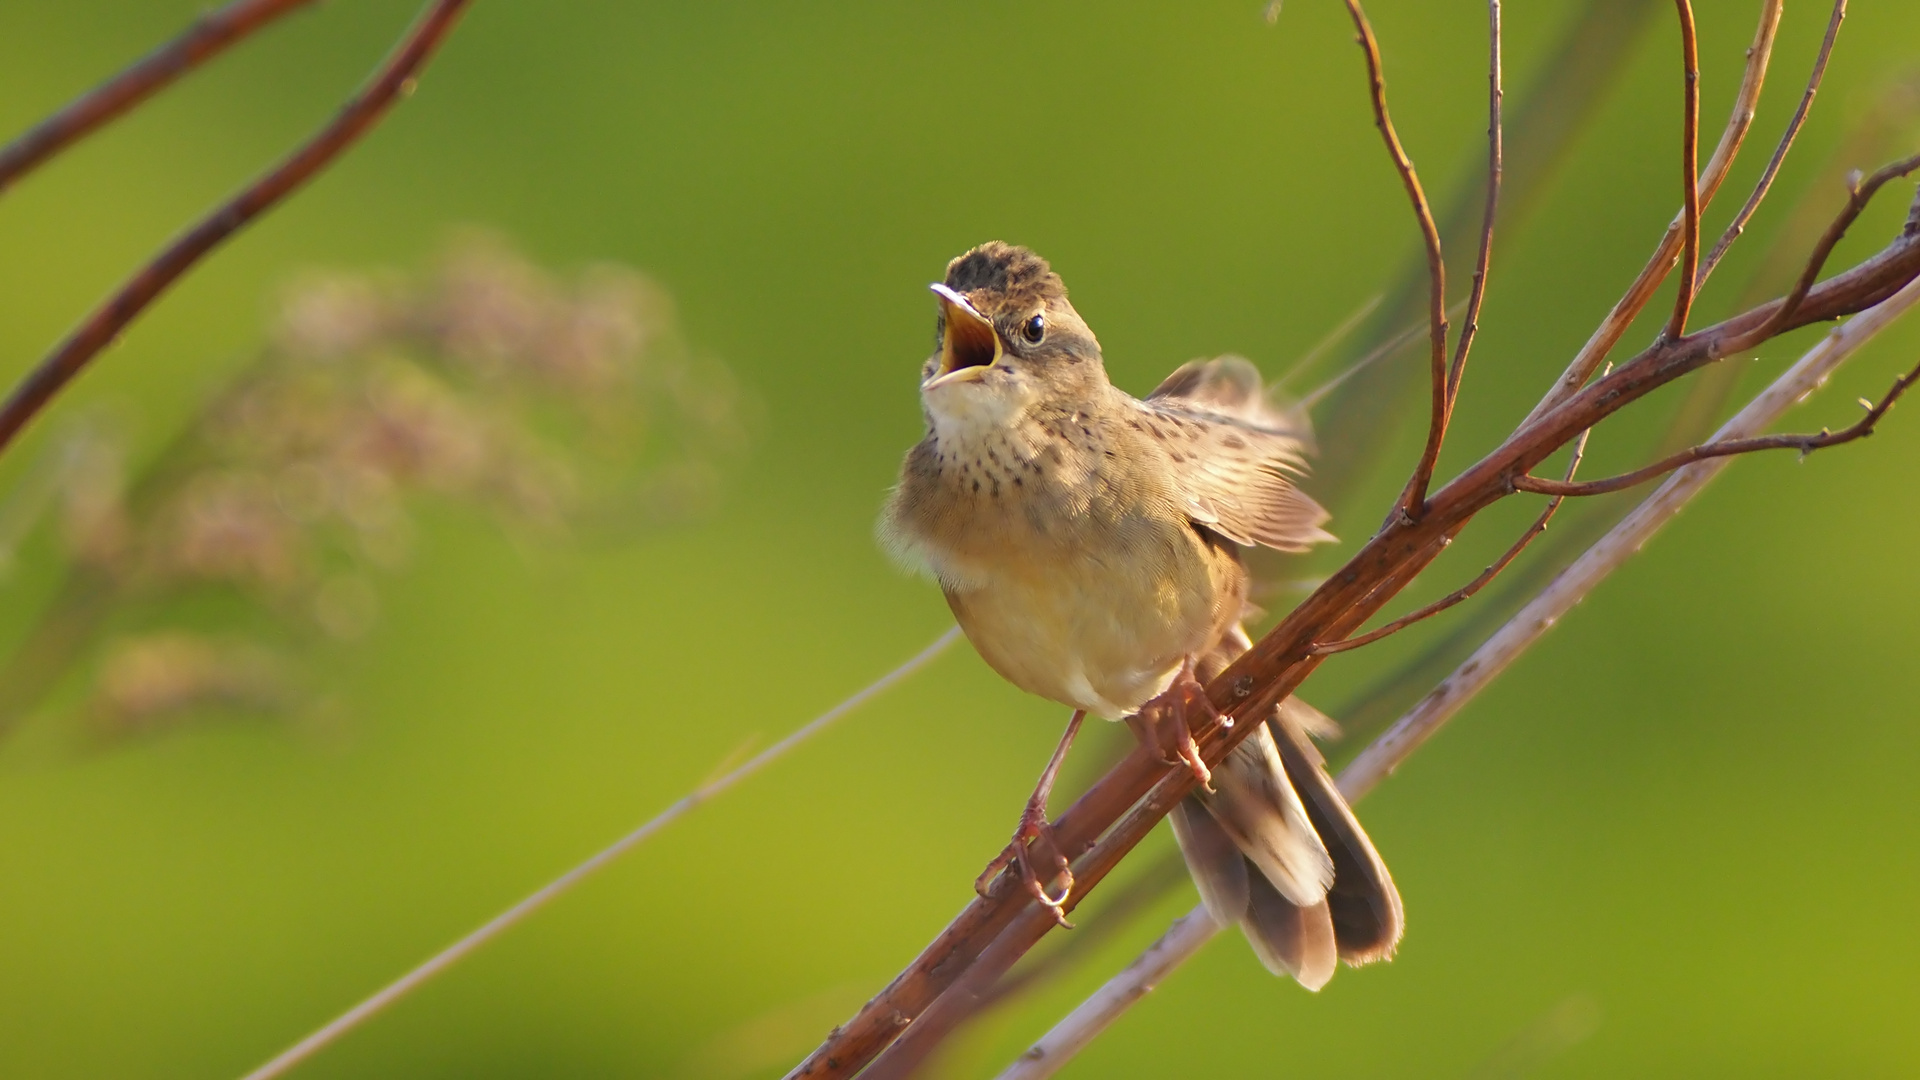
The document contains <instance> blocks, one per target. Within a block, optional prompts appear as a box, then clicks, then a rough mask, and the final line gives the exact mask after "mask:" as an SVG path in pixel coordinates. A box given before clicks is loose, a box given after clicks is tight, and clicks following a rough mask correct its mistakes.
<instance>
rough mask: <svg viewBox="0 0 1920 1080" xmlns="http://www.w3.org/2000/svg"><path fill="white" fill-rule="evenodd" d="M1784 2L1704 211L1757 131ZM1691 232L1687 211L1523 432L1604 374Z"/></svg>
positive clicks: (1774, 6)
mask: <svg viewBox="0 0 1920 1080" xmlns="http://www.w3.org/2000/svg"><path fill="white" fill-rule="evenodd" d="M1782 3H1783V0H1765V2H1764V3H1762V4H1761V5H1760V25H1759V27H1758V28H1757V29H1756V30H1755V31H1754V34H1753V44H1752V45H1751V46H1749V47H1748V49H1747V67H1746V73H1745V74H1744V75H1743V76H1742V77H1741V80H1740V91H1739V93H1737V94H1736V95H1735V96H1734V102H1733V114H1732V115H1731V116H1729V117H1727V126H1726V129H1725V130H1724V131H1722V132H1721V133H1720V144H1719V145H1718V146H1716V147H1714V150H1713V156H1712V157H1710V158H1708V159H1707V165H1706V168H1704V169H1702V170H1701V175H1700V181H1699V192H1700V199H1699V202H1700V207H1701V209H1702V210H1704V209H1705V208H1706V207H1707V206H1708V205H1710V204H1711V203H1712V202H1713V197H1714V195H1715V194H1716V193H1718V192H1719V190H1720V185H1721V183H1722V182H1724V181H1725V180H1726V178H1727V172H1728V170H1730V169H1732V167H1733V159H1734V157H1735V156H1737V154H1738V153H1739V150H1740V144H1741V143H1742V142H1744V141H1745V140H1746V136H1747V131H1748V129H1750V128H1751V127H1752V126H1753V117H1754V112H1755V109H1756V108H1757V106H1758V103H1759V101H1760V90H1761V87H1762V86H1764V85H1765V83H1766V77H1767V63H1768V61H1769V60H1770V59H1771V57H1772V56H1773V41H1774V37H1775V33H1776V31H1777V30H1778V29H1779V27H1780V8H1781V5H1782ZM1685 227H1686V211H1685V209H1684V208H1683V209H1682V210H1681V212H1680V213H1679V214H1678V215H1676V216H1675V217H1674V219H1673V222H1672V223H1671V224H1669V225H1668V226H1667V231H1666V233H1665V235H1663V236H1661V238H1660V243H1659V244H1658V245H1657V246H1656V247H1655V248H1654V251H1653V257H1652V258H1650V259H1648V260H1647V264H1646V266H1644V267H1642V268H1641V270H1640V274H1639V276H1638V277H1636V278H1634V279H1633V284H1631V285H1629V286H1627V291H1626V293H1625V294H1624V295H1622V296H1621V297H1620V299H1619V300H1618V301H1617V302H1616V303H1615V304H1614V305H1613V308H1612V310H1610V311H1608V312H1607V317H1606V318H1605V319H1602V320H1601V321H1600V325H1599V327H1598V328H1596V329H1595V330H1594V332H1593V335H1592V336H1591V337H1589V338H1588V339H1587V343H1586V344H1585V345H1583V346H1581V347H1580V351H1579V353H1577V354H1576V355H1575V356H1574V358H1573V360H1572V362H1570V363H1568V364H1567V369H1566V370H1565V371H1564V372H1562V373H1561V374H1560V378H1559V380H1558V381H1556V382H1555V383H1554V384H1553V387H1552V388H1551V389H1549V390H1548V391H1547V393H1546V396H1544V397H1542V398H1541V399H1540V403H1539V404H1538V405H1535V406H1534V407H1533V411H1532V412H1530V413H1528V414H1527V418H1526V420H1524V421H1522V422H1521V426H1522V427H1525V426H1526V425H1527V424H1531V423H1533V422H1534V421H1535V420H1537V419H1539V418H1540V417H1541V416H1542V415H1544V414H1545V413H1546V412H1547V410H1549V409H1551V408H1553V407H1554V406H1556V405H1559V404H1560V403H1561V402H1563V401H1565V400H1567V399H1568V398H1569V397H1572V396H1573V395H1574V394H1575V393H1577V392H1578V391H1579V389H1580V387H1581V386H1583V385H1585V383H1586V381H1587V379H1589V378H1590V377H1592V375H1593V373H1594V372H1596V371H1598V370H1600V365H1601V364H1604V363H1606V360H1607V356H1608V355H1609V354H1611V353H1612V352H1613V347H1614V346H1615V345H1617V344H1619V343H1620V338H1621V336H1622V335H1624V334H1625V333H1626V332H1627V327H1629V326H1631V325H1633V320H1635V319H1636V318H1639V316H1640V312H1641V311H1643V310H1645V308H1646V306H1647V303H1648V302H1649V301H1651V300H1652V299H1653V294H1654V293H1655V292H1656V291H1658V290H1659V288H1660V283H1661V282H1663V281H1665V280H1666V278H1667V274H1668V273H1670V272H1671V271H1672V270H1673V267H1674V264H1675V262H1676V261H1678V259H1679V258H1680V249H1681V246H1682V236H1681V233H1682V231H1683V230H1684V229H1685Z"/></svg>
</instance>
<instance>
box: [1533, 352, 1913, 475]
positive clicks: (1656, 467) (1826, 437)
mask: <svg viewBox="0 0 1920 1080" xmlns="http://www.w3.org/2000/svg"><path fill="white" fill-rule="evenodd" d="M1916 379H1920V365H1915V366H1914V368H1913V369H1912V370H1911V371H1908V372H1907V373H1906V374H1905V375H1900V376H1897V377H1895V379H1894V380H1893V386H1892V388H1890V389H1889V390H1888V391H1887V392H1886V393H1885V394H1884V395H1882V396H1881V398H1880V400H1879V401H1867V400H1866V399H1864V398H1862V399H1861V402H1860V403H1861V404H1862V405H1864V406H1866V409H1867V415H1865V416H1863V417H1861V418H1860V419H1859V420H1857V421H1855V422H1854V423H1853V424H1852V425H1851V426H1849V427H1845V428H1842V429H1841V430H1839V431H1837V432H1834V431H1827V430H1825V429H1822V430H1821V431H1820V433H1819V434H1817V435H1763V436H1757V437H1755V438H1751V439H1728V440H1725V441H1723V442H1710V443H1706V444H1704V445H1702V446H1695V447H1690V448H1688V449H1686V450H1682V451H1680V452H1679V453H1677V454H1675V455H1673V456H1672V457H1669V458H1665V459H1662V460H1660V461H1656V462H1654V463H1653V464H1651V465H1648V466H1645V467H1644V468H1639V469H1635V470H1634V471H1632V472H1630V473H1622V474H1621V475H1619V476H1610V477H1607V478H1606V479H1604V480H1590V481H1588V482H1587V483H1584V484H1572V483H1567V482H1565V481H1558V480H1541V479H1538V478H1537V477H1532V476H1517V477H1514V480H1513V486H1514V487H1517V488H1519V489H1520V490H1521V491H1531V492H1534V493H1535V494H1539V495H1552V496H1553V497H1554V498H1555V499H1556V500H1558V499H1560V498H1563V497H1566V496H1583V495H1606V494H1608V493H1610V492H1615V491H1620V490H1622V489H1624V488H1630V487H1635V486H1637V485H1640V484H1644V483H1646V482H1647V481H1649V480H1651V479H1653V478H1654V477H1656V476H1659V475H1661V474H1662V473H1669V472H1672V471H1673V470H1675V469H1678V468H1680V467H1681V466H1683V465H1691V464H1693V463H1694V462H1696V461H1707V460H1710V459H1712V458H1723V457H1736V456H1738V455H1740V454H1751V453H1754V452H1755V451H1758V450H1798V451H1800V454H1801V456H1803V457H1804V456H1806V455H1807V454H1811V453H1813V452H1814V451H1815V450H1825V449H1826V448H1827V447H1829V446H1839V445H1840V444H1841V443H1850V442H1852V441H1853V440H1855V439H1863V438H1865V437H1867V436H1868V435H1871V434H1873V428H1874V425H1875V424H1878V423H1879V422H1880V418H1881V417H1883V416H1885V415H1887V410H1888V409H1891V408H1893V403H1894V402H1896V401H1898V400H1900V395H1902V394H1904V393H1906V392H1907V387H1909V386H1912V385H1913V383H1914V381H1915V380H1916ZM1549 505H1550V506H1551V505H1554V504H1549Z"/></svg>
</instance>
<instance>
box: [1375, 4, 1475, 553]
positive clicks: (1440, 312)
mask: <svg viewBox="0 0 1920 1080" xmlns="http://www.w3.org/2000/svg"><path fill="white" fill-rule="evenodd" d="M1346 4H1347V14H1348V15H1349V16H1351V17H1352V19H1353V28H1354V31H1355V32H1356V33H1357V34H1358V35H1359V39H1358V40H1359V45H1360V51H1361V53H1363V54H1364V55H1365V56H1366V59H1367V92H1368V96H1369V99H1370V100H1371V101H1372V102H1373V125H1374V126H1375V127H1377V128H1379V129H1380V138H1381V139H1382V140H1383V141H1384V142H1385V143H1386V145H1387V156H1388V157H1390V158H1392V159H1393V167H1394V169H1395V171H1397V172H1398V173H1399V174H1400V183H1401V186H1403V187H1405V188H1406V190H1407V200H1408V201H1409V202H1411V203H1412V204H1413V216H1414V218H1415V219H1416V220H1417V221H1418V222H1419V225H1420V240H1421V242H1422V243H1423V244H1424V245H1425V246H1426V251H1427V336H1428V339H1429V340H1428V353H1429V356H1428V361H1427V364H1428V371H1429V378H1430V379H1431V382H1432V386H1431V388H1430V393H1431V395H1432V408H1431V410H1430V416H1429V418H1428V421H1427V447H1426V449H1425V450H1424V451H1422V452H1421V455H1420V464H1419V465H1417V466H1415V467H1414V470H1413V478H1412V479H1410V480H1408V481H1407V490H1406V494H1405V495H1404V496H1403V497H1402V498H1401V501H1400V509H1401V512H1402V513H1404V514H1405V515H1406V516H1407V517H1409V518H1416V519H1417V518H1418V517H1419V516H1420V512H1421V508H1422V507H1423V506H1425V504H1426V501H1427V486H1428V485H1429V484H1431V483H1432V482H1433V470H1434V467H1435V466H1436V465H1437V464H1438V463H1439V461H1440V444H1441V442H1442V441H1443V440H1445V438H1446V435H1447V409H1448V405H1447V264H1446V260H1444V259H1443V258H1442V257H1441V255H1440V229H1439V227H1438V226H1437V225H1435V224H1434V223H1433V209H1432V207H1430V206H1428V205H1427V193H1426V191H1425V190H1423V189H1422V188H1421V186H1420V177H1419V175H1418V174H1417V173H1415V172H1414V169H1413V159H1411V158H1409V157H1408V156H1407V151H1406V148H1405V147H1403V146H1401V145H1400V136H1399V134H1398V133H1396V132H1395V131H1394V130H1393V118H1392V117H1391V116H1389V115H1388V114H1387V80H1386V75H1385V74H1384V73H1383V71H1382V69H1381V64H1380V42H1379V41H1378V40H1377V39H1376V38H1375V37H1374V36H1373V27H1372V25H1370V24H1369V23H1368V22H1367V13H1366V12H1365V11H1364V10H1362V9H1361V7H1360V0H1346ZM1489 222H1491V218H1489Z"/></svg>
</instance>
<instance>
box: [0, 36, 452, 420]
mask: <svg viewBox="0 0 1920 1080" xmlns="http://www.w3.org/2000/svg"><path fill="white" fill-rule="evenodd" d="M467 3H468V0H434V2H433V3H432V4H430V5H429V6H428V8H427V11H426V14H425V15H423V16H422V17H421V18H420V19H419V20H418V21H417V22H415V23H414V25H413V27H412V29H410V30H409V31H408V32H407V34H406V36H405V37H404V38H402V39H401V41H400V45H399V46H398V47H397V48H396V49H395V50H394V52H393V53H392V54H391V55H390V56H388V58H387V59H386V61H385V62H384V63H383V64H382V65H381V66H380V68H379V70H378V71H376V72H375V73H374V76H373V78H372V79H371V80H370V81H369V82H368V83H367V85H366V86H365V87H364V88H363V89H362V90H361V91H360V92H359V93H357V94H355V95H354V96H353V97H352V98H351V99H350V100H348V102H347V103H346V105H345V106H343V107H342V108H341V110H340V112H339V113H338V114H337V115H336V116H335V117H334V118H333V120H332V121H330V122H329V123H328V124H327V125H326V126H325V127H323V128H321V129H320V131H319V132H318V133H316V134H315V135H314V136H313V138H311V139H309V140H308V141H307V143H306V144H305V145H303V146H301V147H300V148H299V149H298V150H295V151H294V152H293V153H292V154H291V155H289V156H288V157H287V158H286V160H284V161H282V162H281V163H280V164H279V165H278V166H276V167H275V168H274V169H273V170H272V171H271V172H269V173H267V174H266V175H264V176H262V177H260V178H259V179H258V180H256V181H254V182H253V183H252V184H250V185H248V187H247V188H246V189H245V190H243V191H241V192H240V193H239V194H238V195H235V196H234V197H233V198H232V199H230V200H228V201H227V203H226V204H225V205H223V206H221V207H220V208H219V209H217V210H215V211H214V212H213V213H211V214H209V215H207V217H206V218H204V219H203V220H201V222H200V223H199V224H198V225H195V226H194V227H193V228H192V229H189V230H188V231H187V232H186V233H185V234H183V235H182V236H180V237H179V238H178V239H176V240H174V241H173V243H171V244H169V245H167V247H166V248H165V249H164V250H162V251H161V252H160V253H159V254H158V255H156V256H154V258H153V260H152V261H151V262H149V263H148V264H147V265H146V266H145V267H142V268H141V269H140V271H139V272H138V273H136V274H134V276H133V277H131V278H129V279H128V280H127V282H126V283H125V284H124V285H122V286H121V287H120V289H119V290H118V291H116V292H115V293H114V294H113V295H112V296H110V297H108V298H107V299H106V301H105V302H104V303H102V304H101V305H100V306H99V307H98V308H96V309H94V312H93V314H91V315H89V316H87V318H86V321H84V322H82V323H81V324H80V325H79V326H78V327H77V328H75V329H74V331H73V332H72V333H71V334H69V335H68V336H67V339H66V340H65V341H63V342H61V343H60V345H59V347H58V348H56V349H54V351H53V352H52V353H50V354H49V355H48V356H47V357H46V359H44V360H42V361H41V362H40V364H39V366H38V367H36V368H34V369H33V371H32V372H31V373H29V374H28V375H27V377H26V378H25V379H23V380H22V381H21V382H20V384H19V385H18V386H16V387H15V388H14V390H13V393H12V394H11V395H10V396H9V397H8V398H7V400H6V402H5V404H4V405H0V450H4V449H5V448H6V447H7V445H8V444H10V443H11V442H12V441H13V440H14V438H15V437H16V436H18V435H19V434H20V431H21V429H23V428H25V427H26V426H27V422H28V421H30V420H32V419H33V417H34V416H35V415H36V414H37V413H39V411H40V410H41V409H42V408H44V407H46V404H47V402H49V401H50V400H52V398H53V396H54V395H55V394H57V393H59V392H60V390H61V389H62V388H63V387H65V386H66V385H67V383H69V382H71V381H73V378H74V376H76V375H78V374H80V371H81V370H82V369H83V368H85V367H86V366H87V364H88V363H89V362H90V361H92V360H93V358H94V357H95V356H97V355H99V353H100V351H101V350H102V349H104V348H106V347H107V346H108V345H109V344H111V343H112V342H113V339H114V338H116V337H118V336H119V334H120V331H122V330H124V329H126V327H127V324H129V323H131V322H132V321H133V320H134V319H135V318H137V317H138V316H139V315H140V313H141V312H142V311H145V310H146V308H147V305H149V304H151V303H153V301H154V300H155V299H157V298H158V297H159V296H160V294H161V293H163V292H165V291H166V290H167V288H168V287H169V286H171V285H172V284H173V283H174V282H176V281H178V280H179V279H180V278H181V277H182V276H183V275H184V274H186V272H187V271H188V270H190V269H192V268H193V266H194V264H195V263H198V262H199V261H200V260H201V259H202V258H205V257H206V255H207V254H208V253H209V252H211V251H212V250H213V249H214V248H216V247H219V246H220V244H221V243H223V242H224V241H225V240H226V239H227V238H228V237H230V236H232V235H233V234H234V233H236V232H238V231H240V230H241V229H243V228H245V227H246V226H247V224H248V223H250V222H252V221H253V220H254V219H255V218H257V217H259V216H260V215H261V214H264V213H266V212H267V211H268V210H270V209H272V208H273V207H274V206H275V205H276V204H278V203H279V202H280V201H281V200H282V199H285V198H286V197H287V196H288V195H291V194H292V193H293V192H295V191H297V190H299V188H300V187H301V186H303V185H304V184H305V183H306V182H307V181H308V180H311V179H312V178H313V177H314V176H315V175H317V174H318V173H319V172H320V171H321V170H322V169H324V168H326V167H327V166H328V165H329V164H331V163H332V162H333V160H334V159H335V158H337V157H339V156H340V154H341V153H342V152H344V151H345V150H346V149H347V148H348V147H350V146H352V145H353V144H354V143H355V142H358V141H359V140H360V137H361V136H363V135H365V134H366V133H367V132H368V131H370V130H372V128H373V126H374V125H375V124H377V123H379V122H380V119H381V118H382V117H383V116H385V115H386V112H387V110H388V109H389V108H391V107H392V106H393V104H394V102H395V101H397V100H398V99H399V98H400V97H401V96H402V95H404V94H406V93H409V92H410V91H411V89H412V87H413V85H414V78H415V76H416V75H418V73H419V71H420V69H421V68H423V67H425V66H426V63H427V61H428V60H429V59H431V58H432V56H433V54H434V51H435V50H436V49H438V48H439V46H440V43H441V41H442V40H444V39H445V38H446V36H447V34H448V32H450V31H451V30H452V29H453V27H454V24H455V23H457V22H459V20H460V15H461V13H462V12H463V11H464V10H465V9H466V7H467Z"/></svg>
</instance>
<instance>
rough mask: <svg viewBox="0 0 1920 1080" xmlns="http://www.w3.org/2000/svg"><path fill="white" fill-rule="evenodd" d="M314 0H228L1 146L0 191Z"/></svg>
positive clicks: (3, 191) (4, 190)
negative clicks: (118, 72)
mask: <svg viewBox="0 0 1920 1080" xmlns="http://www.w3.org/2000/svg"><path fill="white" fill-rule="evenodd" d="M312 2H313V0H233V3H230V4H228V5H227V6H226V7H223V8H221V9H220V10H218V11H210V12H208V13H207V14H205V15H202V16H200V17H199V18H197V19H195V20H194V21H193V25H192V26H189V27H187V29H186V30H185V31H184V32H182V33H181V34H180V36H178V37H176V38H174V39H173V40H172V41H169V42H167V43H166V44H165V45H162V46H160V47H159V48H157V49H155V50H153V51H152V52H150V53H148V54H147V55H145V56H143V57H141V58H140V59H138V60H136V61H134V62H133V64H132V65H130V66H129V67H127V68H126V69H125V70H123V71H121V72H120V74H118V75H115V76H114V77H113V78H111V79H108V80H107V81H106V82H103V83H101V84H100V85H99V86H96V87H94V88H93V89H92V90H89V91H87V92H86V93H84V94H82V95H80V96H79V97H77V98H75V99H73V100H72V101H70V102H68V103H67V104H66V105H65V106H64V107H63V108H61V110H60V111H59V112H56V113H54V114H53V115H52V116H49V117H47V118H46V119H45V120H42V121H40V122H39V123H38V124H35V125H34V126H33V127H31V128H29V129H28V130H27V131H25V132H24V133H22V134H21V135H20V136H19V137H18V138H16V139H14V140H13V141H12V142H10V143H8V144H7V145H6V147H5V148H4V149H0V194H4V193H5V192H6V190H7V189H8V188H10V187H12V186H13V184H14V182H15V181H17V180H19V179H20V178H21V177H23V176H25V175H26V174H28V173H30V172H32V171H33V170H34V169H37V168H39V167H40V166H41V165H44V164H46V162H47V160H48V159H50V158H52V157H53V156H54V155H55V154H58V153H59V152H60V151H62V150H64V149H66V148H67V147H69V146H71V145H73V144H74V143H76V142H79V141H80V140H81V139H83V138H85V137H86V136H87V135H89V134H91V133H92V132H93V131H95V130H96V129H98V128H100V127H103V126H105V125H106V124H107V123H108V122H109V121H111V120H113V119H114V118H115V117H118V116H119V115H121V114H122V113H125V112H126V111H128V110H129V109H132V108H133V107H134V106H136V105H139V104H140V103H141V102H143V101H145V100H147V99H148V98H150V97H152V96H153V95H155V94H157V93H159V92H160V91H161V90H164V89H166V88H167V87H168V86H169V85H171V84H172V83H173V81H174V80H175V79H178V78H179V77H180V76H182V75H185V74H186V73H187V72H189V71H192V70H193V69H194V68H197V67H199V66H200V65H201V64H204V63H206V62H207V61H209V60H211V59H213V58H214V57H216V56H218V55H220V54H221V53H223V52H225V51H227V49H228V48H229V47H231V46H232V45H234V44H235V43H237V42H239V41H240V40H241V39H242V38H244V37H246V36H248V35H249V34H252V33H253V32H254V31H256V30H259V29H260V28H261V27H264V26H266V25H267V24H268V23H271V22H273V21H274V20H275V19H278V18H279V17H280V16H282V15H285V14H287V13H289V12H291V11H293V10H294V9H296V8H300V7H305V6H306V5H307V4H310V3H312Z"/></svg>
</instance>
